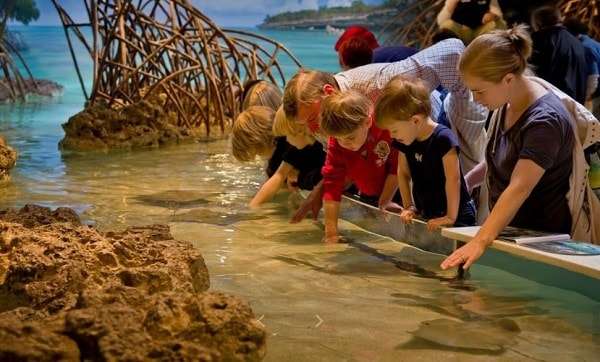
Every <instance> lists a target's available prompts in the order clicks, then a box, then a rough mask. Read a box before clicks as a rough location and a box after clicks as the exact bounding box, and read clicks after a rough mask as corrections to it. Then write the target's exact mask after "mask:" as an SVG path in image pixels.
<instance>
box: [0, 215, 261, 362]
mask: <svg viewBox="0 0 600 362" xmlns="http://www.w3.org/2000/svg"><path fill="white" fill-rule="evenodd" d="M208 288H209V279H208V271H207V269H206V266H205V264H204V260H203V258H202V255H201V254H200V252H199V251H198V250H197V249H194V248H193V247H192V245H191V244H189V243H186V242H181V241H177V240H174V239H173V237H172V236H171V235H170V233H169V229H168V227H167V226H164V225H152V226H146V227H133V228H129V229H127V230H125V231H123V232H107V233H101V232H99V231H98V230H96V229H94V228H92V227H90V226H86V225H82V224H81V222H80V221H79V218H78V217H77V215H76V214H75V212H74V211H73V210H71V209H67V208H59V209H57V210H55V211H51V210H50V209H48V208H43V207H39V206H35V205H27V206H25V207H24V208H23V209H21V210H19V211H16V210H7V211H2V212H0V340H1V341H2V343H0V360H3V361H4V360H11V361H56V360H62V361H80V360H89V361H116V360H128V361H145V360H161V361H172V360H177V361H221V360H227V361H257V360H261V359H262V358H263V357H264V355H265V340H266V334H265V330H264V329H263V327H261V325H260V324H259V323H258V322H257V321H256V320H255V319H254V315H253V312H252V310H251V309H250V307H249V305H248V304H247V303H245V302H244V301H242V300H240V299H239V298H236V297H233V296H229V295H225V294H222V293H218V292H212V291H208Z"/></svg>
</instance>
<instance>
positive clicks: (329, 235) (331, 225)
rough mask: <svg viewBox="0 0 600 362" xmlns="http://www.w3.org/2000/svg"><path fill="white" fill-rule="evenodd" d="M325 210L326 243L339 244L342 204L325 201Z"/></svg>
mask: <svg viewBox="0 0 600 362" xmlns="http://www.w3.org/2000/svg"><path fill="white" fill-rule="evenodd" d="M323 205H324V206H323V208H324V210H325V239H324V240H323V241H325V242H326V243H337V242H338V239H339V235H338V218H339V214H340V203H339V202H337V201H325V202H324V203H323Z"/></svg>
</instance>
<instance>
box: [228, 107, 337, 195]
mask: <svg viewBox="0 0 600 362" xmlns="http://www.w3.org/2000/svg"><path fill="white" fill-rule="evenodd" d="M274 118H277V119H278V120H275V121H274ZM288 123H289V124H288ZM293 126H295V124H294V123H290V122H288V120H287V119H285V117H284V112H283V111H282V110H280V111H279V112H278V117H276V113H275V112H274V111H273V110H272V109H270V108H269V107H260V106H252V107H249V108H248V109H247V110H245V111H244V112H242V113H240V115H239V116H238V117H237V119H236V120H235V122H234V124H233V129H232V131H231V152H232V154H233V156H234V157H235V158H236V159H237V160H238V161H242V162H247V161H252V160H254V159H255V158H256V156H260V157H262V158H264V159H267V160H268V161H267V165H266V167H265V171H266V174H267V177H269V180H268V181H267V182H266V183H265V184H264V185H263V186H262V187H261V189H260V190H259V192H258V193H257V194H256V196H255V197H254V198H253V199H252V201H251V202H250V206H251V207H257V206H259V205H260V204H262V203H264V202H266V201H269V200H270V199H271V198H272V197H273V195H274V194H275V193H276V192H277V190H279V188H280V187H281V186H282V185H283V183H284V182H285V180H286V178H287V179H288V184H289V185H290V186H297V187H299V188H301V189H306V190H311V189H312V188H313V187H314V185H315V184H317V183H318V182H319V181H321V173H320V170H321V167H322V166H323V163H324V160H325V153H324V151H323V147H322V146H321V144H319V143H318V142H314V141H313V140H311V139H310V138H307V137H305V136H303V135H302V134H300V133H298V134H296V133H295V131H294V129H292V128H291V127H293ZM298 127H299V128H300V127H301V126H298ZM274 131H275V133H276V134H274ZM292 133H294V134H292ZM284 134H286V135H287V134H291V136H289V137H287V136H286V135H284ZM288 140H289V141H288ZM294 146H296V147H298V148H296V147H294ZM299 148H300V149H299Z"/></svg>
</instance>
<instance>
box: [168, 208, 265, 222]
mask: <svg viewBox="0 0 600 362" xmlns="http://www.w3.org/2000/svg"><path fill="white" fill-rule="evenodd" d="M266 217H267V216H266V215H259V214H252V213H248V212H238V213H235V214H230V213H225V212H219V211H217V210H213V209H207V208H202V209H193V210H190V211H186V212H183V213H180V214H176V215H173V217H172V218H171V220H172V221H175V222H198V223H203V224H212V225H218V226H228V225H231V224H235V223H237V222H240V221H248V220H262V219H265V218H266Z"/></svg>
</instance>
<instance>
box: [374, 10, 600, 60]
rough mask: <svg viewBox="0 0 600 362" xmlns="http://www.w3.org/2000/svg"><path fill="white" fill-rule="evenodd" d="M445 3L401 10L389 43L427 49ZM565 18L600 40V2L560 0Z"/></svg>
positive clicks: (385, 31)
mask: <svg viewBox="0 0 600 362" xmlns="http://www.w3.org/2000/svg"><path fill="white" fill-rule="evenodd" d="M444 2H445V1H444V0H417V1H414V2H413V3H412V4H411V5H410V6H408V7H406V8H405V9H404V10H401V11H400V12H399V13H398V14H397V15H396V16H395V17H394V20H393V21H392V22H390V24H388V25H387V26H386V27H385V28H384V29H383V30H382V34H384V35H387V36H386V41H385V42H386V43H387V44H403V45H406V46H413V47H416V48H425V47H427V46H429V45H430V44H431V39H432V37H433V35H434V34H435V32H436V31H437V29H438V26H437V21H436V18H437V15H438V14H439V12H440V11H441V10H442V7H443V6H444ZM557 6H558V7H559V8H560V10H561V13H562V15H563V16H564V17H571V16H574V17H576V18H578V19H579V20H580V21H582V22H583V23H585V24H587V25H588V27H589V35H590V36H591V37H593V38H596V39H600V0H559V1H558V4H557Z"/></svg>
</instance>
